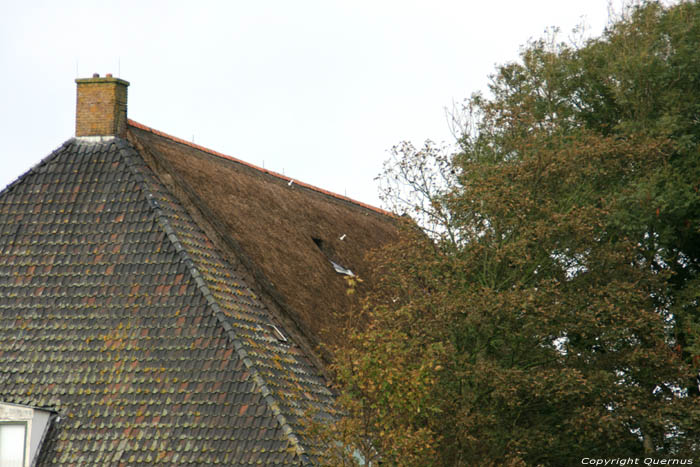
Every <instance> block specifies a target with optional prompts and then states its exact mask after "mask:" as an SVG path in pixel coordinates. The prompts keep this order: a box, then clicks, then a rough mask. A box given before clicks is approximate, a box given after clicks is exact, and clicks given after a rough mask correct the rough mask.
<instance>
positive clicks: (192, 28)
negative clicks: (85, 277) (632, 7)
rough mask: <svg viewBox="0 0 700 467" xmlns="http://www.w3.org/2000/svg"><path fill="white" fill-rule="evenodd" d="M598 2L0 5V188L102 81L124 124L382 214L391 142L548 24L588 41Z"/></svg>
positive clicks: (3, 0) (472, 86)
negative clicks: (114, 82)
mask: <svg viewBox="0 0 700 467" xmlns="http://www.w3.org/2000/svg"><path fill="white" fill-rule="evenodd" d="M607 4H608V0H530V1H522V0H519V1H516V0H491V1H488V0H487V1H483V0H481V1H442V0H432V1H410V0H402V1H381V0H375V1H363V0H352V1H342V2H341V1H331V0H324V1H305V0H297V1H288V0H287V1H255V2H253V1H248V2H243V1H218V2H215V1H197V2H193V1H143V0H141V1H128V0H119V1H71V0H62V1H60V2H56V1H31V2H29V1H11V0H0V7H1V9H0V69H1V70H2V74H1V75H0V84H1V86H0V93H1V94H0V95H1V96H2V97H1V100H0V102H2V109H3V111H2V112H1V113H0V136H1V137H2V143H3V144H2V150H0V188H2V187H4V186H5V185H6V184H8V183H10V182H11V181H12V180H14V179H15V178H17V177H18V176H19V175H21V174H22V173H24V172H26V171H27V170H28V169H29V168H30V167H31V166H33V165H34V164H36V163H37V162H38V161H39V160H41V159H42V158H43V157H45V156H46V155H48V154H49V153H50V152H51V151H52V150H53V149H55V148H56V147H58V146H59V145H60V144H61V143H62V142H63V141H65V140H67V139H68V138H70V137H72V136H73V134H74V118H75V83H74V80H75V78H76V77H90V76H92V73H100V75H102V76H104V74H106V73H113V74H114V75H115V76H119V77H121V78H123V79H126V80H127V81H129V82H130V83H131V86H130V87H129V109H128V113H129V118H132V119H134V120H136V121H138V122H140V123H143V124H145V125H148V126H150V127H153V128H156V129H158V130H161V131H164V132H166V133H169V134H172V135H175V136H178V137H180V138H183V139H186V140H192V139H193V138H194V141H195V142H196V143H197V144H201V145H204V146H207V147H210V148H212V149H214V150H217V151H219V152H223V153H225V154H229V155H232V156H235V157H238V158H240V159H243V160H246V161H248V162H251V163H253V164H257V165H261V166H262V165H263V163H264V165H265V167H266V168H268V169H272V170H275V171H278V172H284V173H285V174H286V175H288V176H291V177H294V178H297V179H300V180H302V181H304V182H307V183H311V184H314V185H317V186H320V187H322V188H325V189H328V190H331V191H335V192H337V193H340V194H345V193H347V195H348V196H350V197H352V198H355V199H358V200H360V201H364V202H368V203H371V204H375V205H379V201H378V197H377V189H376V184H375V182H374V181H373V178H374V177H375V176H376V175H377V174H378V173H379V172H380V170H381V165H382V161H383V160H384V159H385V158H386V157H387V150H388V149H389V148H391V146H392V145H394V144H396V143H398V142H399V141H402V140H411V141H413V142H414V143H415V144H417V145H419V144H421V143H422V141H423V140H425V139H427V138H430V139H432V140H434V141H438V142H440V141H447V142H449V141H450V140H451V136H450V134H449V130H448V127H447V124H446V118H445V108H446V107H450V106H451V105H452V102H459V101H461V100H462V99H464V98H465V97H468V96H469V95H470V94H471V93H472V92H474V91H478V90H485V89H486V86H487V83H488V75H489V74H490V73H492V72H493V70H494V66H495V64H498V63H504V62H507V61H511V60H514V59H516V58H517V55H518V50H519V47H520V46H521V45H522V44H524V43H525V42H526V41H527V40H528V39H529V38H537V37H540V36H542V34H543V33H544V31H545V29H546V28H547V27H549V26H554V25H556V26H560V27H561V29H562V38H566V36H567V34H568V32H569V31H570V30H571V29H572V28H573V27H574V26H575V25H576V24H578V23H580V22H581V21H582V19H583V20H585V22H586V23H588V25H589V26H590V31H591V33H592V34H594V35H597V34H599V33H600V32H601V31H602V29H603V27H604V25H605V23H606V20H607V11H608V9H607ZM613 4H619V1H615V2H614V3H613Z"/></svg>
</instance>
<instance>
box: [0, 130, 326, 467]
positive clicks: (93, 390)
mask: <svg viewBox="0 0 700 467" xmlns="http://www.w3.org/2000/svg"><path fill="white" fill-rule="evenodd" d="M168 226H169V229H168V228H166V227H168ZM0 229H1V231H2V232H3V235H2V236H0V342H2V345H1V346H0V357H1V358H0V387H2V399H3V401H5V402H13V403H20V404H28V405H35V406H43V407H46V408H51V409H53V410H56V411H57V412H58V413H59V414H61V417H62V420H61V422H59V423H58V424H56V425H54V426H52V427H51V429H50V431H49V433H48V435H47V436H48V437H47V439H46V442H45V445H44V447H43V449H42V452H41V457H40V459H39V464H40V465H44V464H47V465H48V464H55V463H80V462H85V463H93V464H97V463H111V462H123V461H126V462H128V463H135V464H149V463H151V462H153V461H154V459H157V460H160V461H162V462H165V463H169V464H177V463H186V462H195V463H209V462H222V463H227V464H236V463H241V462H258V461H260V462H263V463H270V464H280V465H282V464H284V465H287V464H296V463H299V462H300V461H301V459H300V458H299V455H298V454H299V452H298V451H297V452H295V451H294V450H293V449H290V448H291V447H293V445H294V444H295V443H302V444H303V442H304V441H303V439H302V438H299V436H300V435H298V433H297V431H298V428H299V426H298V423H297V420H296V419H295V416H296V414H295V413H292V412H291V409H290V408H289V406H288V405H286V404H284V403H280V401H283V400H284V399H285V398H286V397H287V396H286V395H287V394H289V393H291V392H294V393H300V391H299V390H298V389H297V390H294V388H295V387H299V385H300V387H302V388H304V391H302V392H301V394H300V396H299V397H301V398H302V399H303V398H304V396H303V393H304V392H306V393H309V394H317V395H318V396H315V397H314V398H313V399H317V398H319V397H320V399H319V400H320V401H321V407H322V408H324V409H326V410H327V411H328V412H332V396H331V394H330V391H328V389H327V388H326V387H325V382H324V380H323V379H322V378H321V377H320V376H319V375H318V373H317V371H316V370H315V369H314V368H313V367H312V366H311V365H309V364H308V362H307V361H305V360H304V358H303V355H302V353H300V352H298V350H296V349H291V348H290V347H289V346H288V345H285V344H282V343H280V342H278V341H277V340H276V339H274V338H273V336H271V335H270V336H268V335H266V333H270V332H271V331H270V330H269V327H268V326H265V325H266V324H270V323H272V322H273V321H272V319H271V317H270V316H269V313H267V312H266V308H265V305H264V304H263V303H261V302H260V301H259V300H258V298H257V297H256V296H255V295H254V294H252V293H251V291H250V287H248V286H247V285H246V283H245V280H244V279H243V278H241V277H238V275H237V273H236V270H235V268H233V267H232V266H231V265H230V264H228V263H227V262H226V260H224V258H223V257H222V256H221V255H220V254H219V252H218V251H217V250H216V249H215V248H214V246H213V244H212V242H211V241H209V239H208V238H207V237H206V235H205V234H204V232H203V231H202V229H201V228H199V226H198V225H197V224H196V223H195V222H194V221H193V220H192V219H191V217H190V216H189V214H188V213H187V211H186V210H184V209H183V208H182V206H180V205H179V203H178V200H177V199H176V198H175V197H173V196H172V195H171V194H170V193H168V192H167V190H166V189H165V188H164V187H163V186H162V185H161V184H160V183H159V181H158V179H157V178H156V177H155V176H153V174H152V173H151V172H150V169H149V168H148V167H147V166H146V164H145V163H144V162H143V160H142V159H141V158H140V156H139V154H138V153H137V152H136V151H134V149H133V148H132V147H130V146H129V145H128V144H127V143H125V142H124V141H122V140H119V139H116V140H113V141H110V142H102V143H90V144H86V143H83V142H80V141H78V140H72V141H70V142H68V143H66V144H65V145H63V146H62V147H61V148H59V149H58V150H57V151H56V152H55V153H54V154H52V155H51V156H49V157H48V158H47V159H46V160H45V161H44V162H43V163H41V164H40V165H39V166H38V167H35V168H34V169H33V170H32V171H30V172H29V173H28V174H26V175H25V176H24V177H22V178H21V179H20V180H18V181H17V182H15V183H13V184H12V185H11V186H10V187H8V188H7V189H6V190H4V191H3V192H2V193H0ZM166 230H170V231H169V232H168V231H166ZM184 239H187V240H186V241H184V242H183V240H184ZM178 245H179V246H178ZM208 270H211V273H210V274H207V273H206V271H208ZM199 271H202V272H201V273H200V272H199ZM212 290H215V291H216V294H215V295H214V294H212V293H211V292H212ZM207 292H208V293H207ZM242 297H244V299H242ZM47 299H49V300H47ZM219 302H221V305H219ZM231 304H235V306H241V307H243V308H242V309H241V312H240V313H239V315H240V317H238V316H236V315H235V314H234V315H231V316H227V315H225V314H224V313H223V312H222V311H221V309H228V308H231ZM217 307H219V311H216V308H217ZM258 325H260V326H259V328H260V329H259V330H258ZM238 328H240V329H242V330H243V331H241V332H244V334H245V335H248V336H250V337H253V338H254V339H253V342H254V344H249V343H248V342H247V341H246V340H241V339H238V337H237V335H236V334H235V331H234V329H238ZM254 352H255V353H256V355H257V357H256V358H255V361H257V362H258V365H259V366H260V367H261V368H267V366H274V363H272V362H274V361H276V360H275V358H274V356H276V355H284V356H285V365H286V366H283V368H282V369H281V370H280V369H279V368H277V369H276V370H277V371H266V370H263V369H258V368H257V367H256V366H255V363H253V361H252V360H250V359H248V358H247V355H249V354H252V353H254ZM299 374H301V375H303V376H304V378H303V379H300V378H299V377H298V375H299ZM223 388H226V390H225V391H224V389H223ZM311 402H312V400H311V399H309V403H311ZM314 402H315V401H314ZM243 407H246V410H245V411H244V412H245V416H242V415H241V413H242V408H243ZM152 440H163V441H161V442H160V443H157V444H156V443H154V442H153V441H152ZM125 441H126V442H125ZM299 446H301V445H299ZM302 448H303V447H302ZM263 449H264V451H263ZM263 452H264V455H263Z"/></svg>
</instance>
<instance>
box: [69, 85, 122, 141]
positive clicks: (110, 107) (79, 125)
mask: <svg viewBox="0 0 700 467" xmlns="http://www.w3.org/2000/svg"><path fill="white" fill-rule="evenodd" d="M75 82H76V83H77V84H78V98H77V104H76V110H75V136H122V137H123V136H124V135H125V134H126V88H127V87H128V86H129V82H128V81H124V80H123V79H119V78H113V77H112V74H111V73H108V74H107V76H105V77H104V78H100V75H99V74H97V73H95V74H94V75H92V78H81V79H76V80H75Z"/></svg>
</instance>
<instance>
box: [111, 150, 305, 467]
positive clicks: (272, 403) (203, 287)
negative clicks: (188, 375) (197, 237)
mask: <svg viewBox="0 0 700 467" xmlns="http://www.w3.org/2000/svg"><path fill="white" fill-rule="evenodd" d="M115 142H116V145H117V148H118V150H119V153H120V155H121V156H122V157H123V158H124V161H125V163H126V166H127V167H128V169H129V171H130V172H131V174H132V175H133V176H134V178H135V179H136V182H137V184H138V185H139V187H140V188H141V190H142V192H143V193H144V194H145V196H146V200H147V202H148V205H149V207H150V208H151V209H152V210H153V213H154V216H155V219H156V222H157V223H158V225H160V227H161V228H162V229H163V231H164V233H165V234H166V236H167V238H168V240H169V241H170V242H171V243H172V245H173V246H174V247H175V250H176V252H177V254H178V255H179V256H180V258H181V261H182V263H183V264H184V265H185V267H186V268H187V270H188V271H189V272H190V275H191V276H192V278H193V279H194V281H195V284H196V285H197V288H198V289H199V291H200V293H202V295H203V296H204V299H205V300H206V302H207V305H209V307H210V308H211V309H212V311H213V312H214V316H215V318H216V320H217V321H218V322H219V323H220V324H221V326H222V327H223V329H224V331H225V332H226V334H227V336H228V337H229V339H231V341H232V343H233V347H234V349H235V351H236V354H237V355H238V357H239V358H240V359H241V361H242V362H243V364H244V365H245V367H246V368H247V369H248V371H250V375H251V377H252V379H253V382H254V383H255V384H256V385H257V386H258V387H259V389H260V393H261V394H262V396H263V399H264V400H265V403H266V404H267V406H268V407H269V408H270V410H271V411H272V413H273V415H274V416H275V420H276V421H277V422H278V423H279V424H280V427H281V428H282V432H283V433H284V436H285V437H286V438H287V440H288V441H289V442H290V443H291V445H292V446H293V447H294V450H295V452H296V453H297V455H298V456H299V459H300V460H301V462H302V464H310V461H309V459H308V457H307V455H306V453H305V449H304V447H303V446H302V445H301V442H300V440H299V437H298V436H297V435H296V434H295V433H294V430H293V429H292V427H291V426H290V425H289V423H288V422H287V419H286V417H285V416H284V415H283V414H282V412H281V410H280V407H279V403H278V402H277V401H276V400H275V397H274V396H273V392H272V391H271V390H270V388H269V387H268V385H267V383H266V382H265V380H264V379H263V377H262V376H261V375H260V372H259V371H258V369H257V368H256V367H255V364H254V363H253V361H252V360H251V359H250V358H249V357H248V352H247V351H246V349H245V348H244V346H243V343H242V342H241V340H240V338H239V337H238V335H237V334H236V331H235V330H234V329H233V326H231V324H230V323H229V322H228V321H226V320H225V319H224V317H225V315H224V313H223V311H222V310H221V307H220V306H219V304H218V303H217V302H216V300H215V299H214V297H213V294H212V292H211V290H210V289H209V286H208V285H207V284H206V282H205V281H204V279H203V278H202V275H201V273H200V272H199V269H198V268H197V266H196V263H195V261H194V260H193V259H192V258H191V257H190V255H189V253H187V251H186V250H185V247H184V246H183V245H182V242H181V241H180V239H179V238H178V235H177V233H176V231H175V229H174V228H173V227H172V226H171V225H170V221H169V220H168V219H167V217H166V215H165V214H164V213H163V210H162V209H161V207H160V204H159V203H158V200H157V199H156V198H155V195H154V194H153V193H152V192H151V190H150V189H149V188H148V184H147V183H146V181H145V180H144V176H143V174H141V173H139V171H138V169H137V168H136V167H135V165H134V164H133V161H132V160H131V158H132V157H139V156H138V152H136V150H135V149H134V148H133V147H132V146H131V144H130V143H129V142H128V141H126V140H124V139H122V138H117V139H116V140H115Z"/></svg>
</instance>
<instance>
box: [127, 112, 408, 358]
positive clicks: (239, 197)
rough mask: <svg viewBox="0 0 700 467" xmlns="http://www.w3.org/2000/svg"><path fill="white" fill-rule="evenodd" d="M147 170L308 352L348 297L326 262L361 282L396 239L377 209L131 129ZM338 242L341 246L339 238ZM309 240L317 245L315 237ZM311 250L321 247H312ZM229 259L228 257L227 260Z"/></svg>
mask: <svg viewBox="0 0 700 467" xmlns="http://www.w3.org/2000/svg"><path fill="white" fill-rule="evenodd" d="M130 124H131V125H130V128H129V131H130V135H129V137H130V140H131V141H132V143H134V144H135V145H137V147H138V146H141V148H140V151H141V152H145V153H147V154H148V156H147V159H148V158H151V159H152V160H151V161H149V162H150V164H151V165H152V166H153V168H154V170H155V171H156V173H158V174H159V176H160V177H161V178H162V179H164V180H165V181H166V182H167V183H168V184H169V185H171V189H172V191H173V192H175V193H176V194H177V195H178V196H182V197H184V198H186V199H185V200H184V203H183V204H185V205H187V206H188V208H189V209H194V210H196V211H198V212H197V213H196V217H200V219H201V222H202V223H204V224H208V225H207V226H203V228H205V231H206V230H207V229H209V230H211V229H214V230H215V231H216V235H218V236H220V237H221V238H220V241H219V242H218V243H219V246H220V248H222V249H224V250H227V251H224V254H226V256H227V257H229V258H235V259H237V260H238V261H239V262H240V263H242V267H244V268H246V269H247V270H248V272H249V274H251V275H252V276H254V277H255V282H256V283H257V284H258V285H259V287H260V289H261V291H262V293H263V294H265V295H267V296H268V299H270V300H272V301H273V302H274V304H275V305H276V307H278V308H279V309H278V310H277V311H278V312H281V313H282V314H283V315H286V316H283V322H288V321H289V320H291V321H292V322H293V323H294V324H293V325H285V326H286V327H292V328H293V327H295V326H296V329H294V330H289V332H291V333H292V334H295V333H301V334H302V338H303V339H307V340H308V343H309V344H311V346H313V347H316V346H317V345H318V344H320V343H324V344H337V343H340V342H338V340H339V339H340V336H341V333H340V332H339V326H341V325H342V324H344V323H343V316H345V314H346V313H347V310H349V309H350V307H351V306H355V305H356V301H357V298H356V296H348V294H347V293H346V290H347V286H346V281H345V279H344V276H343V275H341V274H339V273H337V272H336V271H335V270H334V268H333V265H332V264H331V262H330V261H331V260H332V261H334V262H336V263H338V264H340V265H342V266H344V267H345V268H348V269H350V270H352V271H353V272H354V273H355V274H357V275H359V276H360V277H363V278H370V275H371V274H370V271H369V269H368V265H367V263H366V261H365V259H364V256H365V254H366V253H367V252H368V251H370V250H372V249H374V248H377V247H379V246H381V245H383V244H386V243H387V242H390V241H392V240H393V239H395V238H396V235H397V229H396V219H394V218H393V217H391V216H390V215H388V214H386V213H383V212H382V211H381V210H377V209H371V208H369V207H367V206H365V205H361V204H360V203H355V202H352V201H350V200H347V199H346V198H343V197H340V196H337V195H332V194H329V193H326V192H323V190H320V189H316V188H313V187H309V186H305V185H303V184H300V183H298V182H294V183H292V184H291V185H290V184H289V179H288V178H285V177H283V176H280V175H279V174H273V173H270V172H267V171H263V170H261V169H259V168H256V167H254V166H251V165H249V164H246V163H244V162H242V161H237V160H233V159H231V158H227V157H225V156H223V155H221V154H218V153H215V152H213V151H208V150H206V149H204V148H201V147H198V146H195V145H192V144H190V143H187V142H185V141H182V140H178V139H177V138H173V137H169V136H167V135H164V134H162V133H159V132H156V131H154V130H151V129H149V128H147V127H144V126H142V125H140V124H137V123H136V122H130ZM341 237H342V238H343V240H341ZM314 239H316V240H314ZM319 244H320V248H319ZM234 261H235V260H234Z"/></svg>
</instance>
